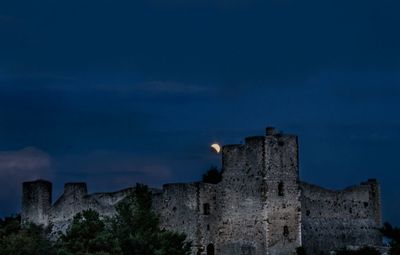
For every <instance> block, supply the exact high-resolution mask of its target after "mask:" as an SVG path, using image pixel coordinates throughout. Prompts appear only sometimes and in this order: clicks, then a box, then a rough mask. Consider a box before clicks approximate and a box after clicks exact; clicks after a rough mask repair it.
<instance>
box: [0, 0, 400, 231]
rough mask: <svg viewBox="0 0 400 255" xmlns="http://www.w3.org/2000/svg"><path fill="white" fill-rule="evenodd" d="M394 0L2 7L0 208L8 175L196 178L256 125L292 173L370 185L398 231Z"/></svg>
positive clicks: (8, 200) (14, 178)
mask: <svg viewBox="0 0 400 255" xmlns="http://www.w3.org/2000/svg"><path fill="white" fill-rule="evenodd" d="M399 12H400V2H399V1H397V0H392V1H389V0H380V1H369V0H363V1H341V0H334V1H329V0H326V1H321V0H315V1H294V0H264V1H255V0H253V1H252V0H231V1H227V0H214V1H211V0H185V1H183V0H182V1H180V0H171V1H167V0H135V1H116V0H96V1H94V0H79V1H71V0H70V1H50V0H49V1H18V0H13V1H1V2H0V215H6V214H10V213H12V212H17V211H18V210H19V203H20V182H21V181H22V180H27V179H28V180H29V179H34V178H47V179H50V180H52V181H53V182H54V188H55V194H56V195H59V194H60V192H61V190H62V185H63V183H64V182H67V181H86V182H88V184H89V189H90V191H101V190H114V189H118V188H123V187H125V186H128V185H133V184H134V183H136V182H145V183H147V184H150V185H152V186H160V185H161V184H162V183H165V182H181V181H194V180H198V179H200V176H201V174H202V173H203V172H204V171H205V170H206V169H207V168H208V167H209V166H210V165H219V164H220V162H219V160H220V159H219V157H218V156H217V155H214V154H212V153H210V151H209V145H210V144H211V143H212V142H214V141H217V142H220V143H222V144H227V143H238V142H241V141H243V138H244V137H245V136H250V135H258V134H263V133H264V128H265V126H276V127H278V128H279V129H281V130H283V131H285V132H288V133H295V134H298V135H299V139H300V156H301V178H302V179H303V180H305V181H307V182H312V183H316V184H319V185H323V186H326V187H329V188H342V187H345V186H349V185H352V184H356V183H359V182H361V181H364V180H366V179H368V178H372V177H374V178H378V179H379V181H380V182H381V184H382V198H383V210H384V220H387V221H390V222H392V223H395V224H397V225H399V224H400V217H399V214H400V201H399V199H398V198H399V196H400V188H399V183H400V167H399V160H398V159H399V153H400V150H399V144H400V115H399V110H400V33H399V26H400V15H398V13H399Z"/></svg>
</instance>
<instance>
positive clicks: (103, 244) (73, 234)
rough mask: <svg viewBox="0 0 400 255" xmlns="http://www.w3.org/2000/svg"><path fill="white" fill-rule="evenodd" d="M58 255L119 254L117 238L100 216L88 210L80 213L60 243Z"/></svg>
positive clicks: (61, 237) (60, 239)
mask: <svg viewBox="0 0 400 255" xmlns="http://www.w3.org/2000/svg"><path fill="white" fill-rule="evenodd" d="M57 248H58V255H92V254H93V255H94V254H96V255H100V254H102V255H108V254H119V249H118V246H117V245H116V241H115V238H114V237H113V236H112V235H111V233H110V231H109V229H107V228H106V224H105V222H104V220H102V219H100V215H99V214H98V213H97V212H95V211H93V210H87V211H83V212H82V213H78V214H77V215H76V216H75V217H74V219H73V221H72V223H71V225H70V227H69V228H68V230H67V232H66V233H65V234H64V235H61V236H60V238H59V240H58V242H57Z"/></svg>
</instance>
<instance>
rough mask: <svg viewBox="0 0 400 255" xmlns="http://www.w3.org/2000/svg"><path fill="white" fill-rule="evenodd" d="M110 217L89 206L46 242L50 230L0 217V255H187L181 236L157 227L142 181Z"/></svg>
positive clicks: (188, 245) (15, 219) (155, 216)
mask: <svg viewBox="0 0 400 255" xmlns="http://www.w3.org/2000/svg"><path fill="white" fill-rule="evenodd" d="M116 210H117V213H116V215H115V217H113V218H111V219H102V218H101V217H100V215H99V214H98V213H97V212H96V211H93V210H87V211H83V212H81V213H78V214H77V215H76V216H75V217H74V218H73V221H72V223H71V225H70V226H69V228H68V230H67V231H66V233H65V234H61V235H60V237H59V239H58V240H57V241H56V242H55V243H52V242H50V241H49V239H48V236H49V233H50V232H49V231H50V229H43V228H42V227H40V226H36V225H33V224H31V225H29V226H26V227H24V228H21V227H20V226H21V224H20V217H9V218H5V219H0V255H3V254H4V255H171V254H174V255H188V254H189V253H190V247H191V245H190V243H189V242H186V241H185V240H186V236H185V235H184V234H180V233H176V232H172V231H167V230H164V229H161V228H160V225H159V220H158V217H157V215H156V214H155V213H154V212H153V211H152V195H151V192H150V191H149V190H148V188H147V187H146V186H144V185H140V184H138V185H136V188H135V191H134V192H133V194H131V195H130V196H127V197H126V198H125V199H124V200H123V201H122V202H120V203H119V204H118V205H117V207H116Z"/></svg>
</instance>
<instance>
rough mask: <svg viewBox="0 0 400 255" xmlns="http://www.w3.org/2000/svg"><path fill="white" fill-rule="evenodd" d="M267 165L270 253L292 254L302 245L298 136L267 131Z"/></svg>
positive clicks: (266, 198) (266, 205)
mask: <svg viewBox="0 0 400 255" xmlns="http://www.w3.org/2000/svg"><path fill="white" fill-rule="evenodd" d="M264 164H265V166H264V169H265V170H264V171H265V177H264V184H265V205H264V206H265V207H264V210H265V212H264V213H265V214H266V218H267V226H266V229H267V231H266V232H267V233H266V238H267V254H270V255H280V254H292V253H293V252H294V251H295V250H296V248H297V247H300V246H301V204H300V188H299V165H298V142H297V136H293V135H282V134H280V133H278V132H277V131H276V130H275V129H274V128H267V130H266V137H265V149H264Z"/></svg>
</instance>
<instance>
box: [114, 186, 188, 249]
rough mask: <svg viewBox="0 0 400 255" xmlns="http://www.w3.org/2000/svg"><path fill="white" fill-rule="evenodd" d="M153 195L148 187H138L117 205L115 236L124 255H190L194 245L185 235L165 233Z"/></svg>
mask: <svg viewBox="0 0 400 255" xmlns="http://www.w3.org/2000/svg"><path fill="white" fill-rule="evenodd" d="M151 205H152V196H151V193H150V192H149V190H148V188H147V186H144V185H140V184H137V185H136V188H135V192H134V194H132V195H131V196H128V197H126V198H125V199H124V200H123V201H122V202H121V203H119V204H118V206H117V214H116V216H115V218H114V219H113V234H114V235H115V236H116V238H117V240H118V243H119V246H120V247H121V251H122V254H123V255H170V254H174V255H187V254H189V253H190V243H188V242H185V239H186V236H185V235H184V234H179V233H175V232H172V231H167V230H162V229H160V227H159V220H158V217H157V215H156V214H155V213H154V212H153V211H152V208H151Z"/></svg>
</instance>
